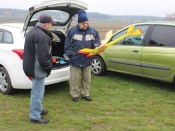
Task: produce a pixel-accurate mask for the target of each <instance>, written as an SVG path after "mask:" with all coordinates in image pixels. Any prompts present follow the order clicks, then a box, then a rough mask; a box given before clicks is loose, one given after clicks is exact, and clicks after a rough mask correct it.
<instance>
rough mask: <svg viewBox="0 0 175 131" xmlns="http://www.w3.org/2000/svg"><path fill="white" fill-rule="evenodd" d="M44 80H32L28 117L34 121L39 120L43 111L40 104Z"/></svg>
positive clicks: (42, 96)
mask: <svg viewBox="0 0 175 131" xmlns="http://www.w3.org/2000/svg"><path fill="white" fill-rule="evenodd" d="M44 80H45V78H33V79H32V89H31V98H30V115H29V117H30V118H31V119H34V120H38V119H40V118H41V115H40V114H41V112H42V110H43V107H42V102H43V98H44V91H45V86H44Z"/></svg>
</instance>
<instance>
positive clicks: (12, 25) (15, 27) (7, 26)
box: [0, 23, 24, 30]
mask: <svg viewBox="0 0 175 131" xmlns="http://www.w3.org/2000/svg"><path fill="white" fill-rule="evenodd" d="M23 25H24V24H22V23H7V24H0V28H2V29H6V30H12V29H13V30H22V28H23Z"/></svg>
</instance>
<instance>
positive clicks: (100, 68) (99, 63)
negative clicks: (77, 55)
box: [91, 56, 106, 76]
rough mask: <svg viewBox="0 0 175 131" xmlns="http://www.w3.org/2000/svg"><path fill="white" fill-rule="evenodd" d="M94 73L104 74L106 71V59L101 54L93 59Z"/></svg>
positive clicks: (97, 74)
mask: <svg viewBox="0 0 175 131" xmlns="http://www.w3.org/2000/svg"><path fill="white" fill-rule="evenodd" d="M91 71H92V73H93V74H94V75H96V76H100V75H103V74H104V73H105V71H106V66H105V63H104V61H103V60H102V58H101V57H99V56H94V57H93V59H92V70H91Z"/></svg>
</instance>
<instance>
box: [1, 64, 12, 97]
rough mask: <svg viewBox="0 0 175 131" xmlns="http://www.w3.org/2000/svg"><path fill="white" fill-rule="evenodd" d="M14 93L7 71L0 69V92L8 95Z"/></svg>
mask: <svg viewBox="0 0 175 131" xmlns="http://www.w3.org/2000/svg"><path fill="white" fill-rule="evenodd" d="M14 91H15V90H14V89H13V87H12V85H11V81H10V77H9V74H8V72H7V70H6V69H5V68H4V67H0V92H1V93H3V94H5V95H8V94H11V93H13V92H14Z"/></svg>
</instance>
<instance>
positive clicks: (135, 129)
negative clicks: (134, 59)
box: [0, 72, 175, 131]
mask: <svg viewBox="0 0 175 131" xmlns="http://www.w3.org/2000/svg"><path fill="white" fill-rule="evenodd" d="M90 96H91V97H92V99H93V101H92V102H87V101H85V100H83V99H80V101H79V102H77V103H75V102H72V99H71V97H70V94H69V83H68V82H63V83H59V84H54V85H51V86H47V87H46V92H45V98H44V103H43V106H44V109H48V110H49V114H48V115H47V116H46V118H48V119H49V120H50V121H49V123H48V124H45V125H42V124H30V123H29V116H28V115H29V101H30V90H17V91H16V93H15V94H14V95H3V94H0V130H2V131H174V130H175V88H174V85H173V84H168V83H163V82H159V81H154V80H149V79H144V78H139V77H134V76H129V75H123V74H120V73H114V72H107V73H106V74H105V76H101V77H96V76H93V75H92V83H91V89H90Z"/></svg>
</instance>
